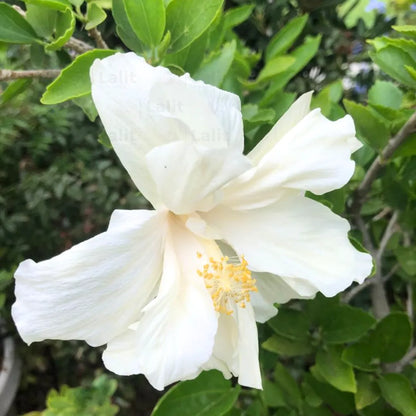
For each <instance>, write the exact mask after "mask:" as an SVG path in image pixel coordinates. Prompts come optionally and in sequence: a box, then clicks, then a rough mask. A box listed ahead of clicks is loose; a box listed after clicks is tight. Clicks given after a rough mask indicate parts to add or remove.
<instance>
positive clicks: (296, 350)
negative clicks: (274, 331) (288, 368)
mask: <svg viewBox="0 0 416 416" xmlns="http://www.w3.org/2000/svg"><path fill="white" fill-rule="evenodd" d="M261 346H262V347H263V348H264V349H265V350H267V351H270V352H274V353H276V354H279V355H281V356H284V357H296V356H299V355H307V354H310V353H311V352H312V351H313V349H312V346H311V344H310V343H309V342H302V341H294V340H291V339H288V338H285V337H282V336H280V335H272V336H271V337H270V338H268V339H267V340H266V341H264V342H263V344H261Z"/></svg>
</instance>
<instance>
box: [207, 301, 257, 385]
mask: <svg viewBox="0 0 416 416" xmlns="http://www.w3.org/2000/svg"><path fill="white" fill-rule="evenodd" d="M203 369H204V370H211V369H216V370H220V371H221V372H222V373H223V374H224V376H225V377H226V378H229V377H230V376H231V374H233V375H234V376H236V377H238V383H239V384H241V385H242V386H246V387H253V388H256V389H261V388H262V383H261V374H260V364H259V347H258V336H257V326H256V320H255V318H254V311H253V308H252V307H251V305H250V304H248V305H247V307H246V308H241V307H239V306H236V305H234V307H233V314H232V315H224V314H220V316H219V318H218V331H217V335H216V337H215V345H214V349H213V354H212V356H211V357H210V359H209V360H208V361H207V362H206V363H204V365H203Z"/></svg>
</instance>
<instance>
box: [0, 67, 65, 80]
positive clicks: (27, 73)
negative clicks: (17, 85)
mask: <svg viewBox="0 0 416 416" xmlns="http://www.w3.org/2000/svg"><path fill="white" fill-rule="evenodd" d="M60 73H61V70H60V69H29V70H24V71H13V70H11V69H0V81H13V80H15V79H21V78H56V77H57V76H58V75H59V74H60Z"/></svg>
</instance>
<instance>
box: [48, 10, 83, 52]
mask: <svg viewBox="0 0 416 416" xmlns="http://www.w3.org/2000/svg"><path fill="white" fill-rule="evenodd" d="M75 23H76V22H75V16H74V14H73V13H72V10H70V9H66V10H65V11H64V12H63V13H59V14H58V16H57V18H56V31H55V40H54V41H53V42H51V43H50V44H49V45H47V46H46V48H45V49H46V50H47V51H55V50H57V49H60V48H62V46H64V45H65V43H67V42H68V40H69V38H70V37H71V36H72V34H73V33H74V30H75Z"/></svg>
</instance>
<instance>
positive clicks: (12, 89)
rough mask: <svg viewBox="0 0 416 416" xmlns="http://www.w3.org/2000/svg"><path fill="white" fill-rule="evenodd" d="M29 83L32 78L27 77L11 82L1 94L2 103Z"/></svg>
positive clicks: (19, 92) (20, 91)
mask: <svg viewBox="0 0 416 416" xmlns="http://www.w3.org/2000/svg"><path fill="white" fill-rule="evenodd" d="M31 83H32V80H31V79H28V78H26V79H18V80H17V81H14V82H11V83H10V84H9V85H8V86H7V88H6V89H5V90H4V91H3V92H2V94H1V102H2V104H5V103H7V101H10V100H11V99H12V98H14V97H16V96H18V95H19V94H21V93H22V92H23V91H25V90H26V89H27V87H28V86H29V85H30V84H31Z"/></svg>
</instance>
